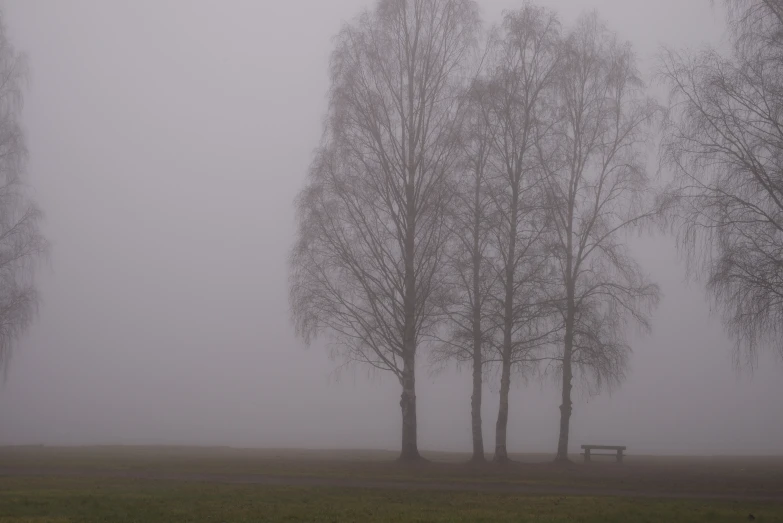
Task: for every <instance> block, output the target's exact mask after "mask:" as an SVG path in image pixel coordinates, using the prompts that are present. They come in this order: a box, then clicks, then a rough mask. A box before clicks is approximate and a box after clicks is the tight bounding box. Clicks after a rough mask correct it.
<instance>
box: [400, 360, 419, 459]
mask: <svg viewBox="0 0 783 523" xmlns="http://www.w3.org/2000/svg"><path fill="white" fill-rule="evenodd" d="M402 374H403V378H402V380H401V381H402V396H401V397H400V407H401V408H402V451H401V452H400V461H416V460H418V459H420V458H421V456H420V455H419V445H418V442H417V434H416V430H417V428H416V375H415V372H414V361H413V358H406V359H405V362H404V366H403V371H402Z"/></svg>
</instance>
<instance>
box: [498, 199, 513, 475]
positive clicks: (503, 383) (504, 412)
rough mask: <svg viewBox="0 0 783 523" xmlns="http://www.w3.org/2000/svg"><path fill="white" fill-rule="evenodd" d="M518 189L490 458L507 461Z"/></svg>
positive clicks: (508, 255)
mask: <svg viewBox="0 0 783 523" xmlns="http://www.w3.org/2000/svg"><path fill="white" fill-rule="evenodd" d="M518 205H519V190H518V188H517V186H516V184H514V186H513V187H512V193H511V217H510V221H509V241H508V253H507V259H506V267H505V272H506V281H505V282H504V287H505V299H504V303H503V306H504V307H503V358H502V359H503V368H502V370H501V376H500V407H499V408H498V421H497V424H496V425H495V457H494V461H496V462H499V463H503V462H506V461H508V450H507V449H506V430H507V427H508V392H509V390H510V389H511V332H512V329H513V328H514V277H515V275H516V271H515V269H516V245H517V217H518V215H519V214H518V213H519V210H518V209H517V206H518Z"/></svg>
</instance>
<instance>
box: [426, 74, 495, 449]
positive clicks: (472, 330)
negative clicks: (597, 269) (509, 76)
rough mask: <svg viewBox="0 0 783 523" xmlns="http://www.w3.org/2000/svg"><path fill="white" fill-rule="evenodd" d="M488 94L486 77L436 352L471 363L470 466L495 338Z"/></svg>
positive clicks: (467, 140) (475, 86)
mask: <svg viewBox="0 0 783 523" xmlns="http://www.w3.org/2000/svg"><path fill="white" fill-rule="evenodd" d="M486 95H487V84H486V80H485V79H484V78H482V77H477V78H476V79H475V80H474V81H473V82H472V85H471V86H470V87H469V89H468V91H467V92H466V94H465V96H466V98H467V101H466V103H467V106H466V107H467V118H466V119H465V125H464V132H463V139H462V160H461V162H460V163H459V164H458V165H457V166H456V167H457V168H456V169H455V173H456V174H455V177H454V187H455V189H456V190H455V192H454V203H453V205H452V206H451V207H450V210H449V213H448V217H449V219H448V225H449V228H450V231H451V235H450V241H449V248H448V249H447V256H446V257H445V259H444V261H445V264H446V267H445V270H446V274H447V281H448V282H449V287H450V289H452V291H453V292H452V295H451V298H450V299H449V300H448V308H447V311H446V315H447V317H448V318H449V321H448V323H447V324H446V329H445V333H446V337H445V339H442V340H440V341H441V343H439V344H438V345H437V346H436V347H435V350H433V352H432V356H433V359H434V360H435V361H436V362H438V363H443V362H448V361H452V360H455V361H457V362H458V364H461V363H466V362H468V363H470V364H471V370H472V378H473V393H472V395H471V399H470V412H471V430H472V436H473V455H472V458H471V461H476V462H483V461H485V460H486V458H485V456H484V436H483V432H482V422H481V401H482V392H483V372H484V363H485V345H486V342H487V339H488V337H489V336H490V335H491V333H490V331H491V325H490V324H489V322H488V318H487V313H486V305H487V302H488V300H489V299H490V298H491V296H492V293H493V292H494V291H496V290H497V289H496V286H495V285H494V283H495V282H496V278H494V277H493V271H492V264H491V260H490V258H489V256H488V254H489V249H490V247H489V243H490V242H489V239H490V222H491V216H490V213H491V212H492V200H491V198H490V195H489V194H488V191H487V181H486V173H485V171H486V167H487V158H488V156H489V153H490V147H491V140H492V138H491V136H490V132H491V128H490V126H489V125H487V120H486V118H485V115H484V114H482V110H483V107H484V106H483V101H482V97H484V96H486Z"/></svg>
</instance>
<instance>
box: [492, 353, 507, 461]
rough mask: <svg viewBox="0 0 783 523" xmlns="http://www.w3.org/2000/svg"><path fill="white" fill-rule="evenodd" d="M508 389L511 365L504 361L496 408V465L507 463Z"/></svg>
mask: <svg viewBox="0 0 783 523" xmlns="http://www.w3.org/2000/svg"><path fill="white" fill-rule="evenodd" d="M509 389H511V363H510V362H508V363H507V362H506V361H504V362H503V370H502V373H501V378H500V407H499V408H498V421H497V424H496V425H495V457H494V458H493V459H494V461H495V462H497V463H505V462H506V461H508V451H507V449H506V428H507V426H508V391H509Z"/></svg>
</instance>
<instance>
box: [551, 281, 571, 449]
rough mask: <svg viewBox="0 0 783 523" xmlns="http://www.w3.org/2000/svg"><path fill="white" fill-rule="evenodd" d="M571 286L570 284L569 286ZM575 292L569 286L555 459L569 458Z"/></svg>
mask: <svg viewBox="0 0 783 523" xmlns="http://www.w3.org/2000/svg"><path fill="white" fill-rule="evenodd" d="M569 287H570V286H569ZM572 296H573V292H571V289H570V288H569V292H568V311H567V313H566V326H565V342H564V346H563V390H562V403H561V404H560V436H559V437H558V439H557V457H555V461H561V462H566V461H569V459H568V433H569V430H570V425H571V411H572V403H571V387H572V384H571V382H572V381H573V372H572V368H571V357H572V355H573V348H574V318H575V311H574V304H573V298H572Z"/></svg>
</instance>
